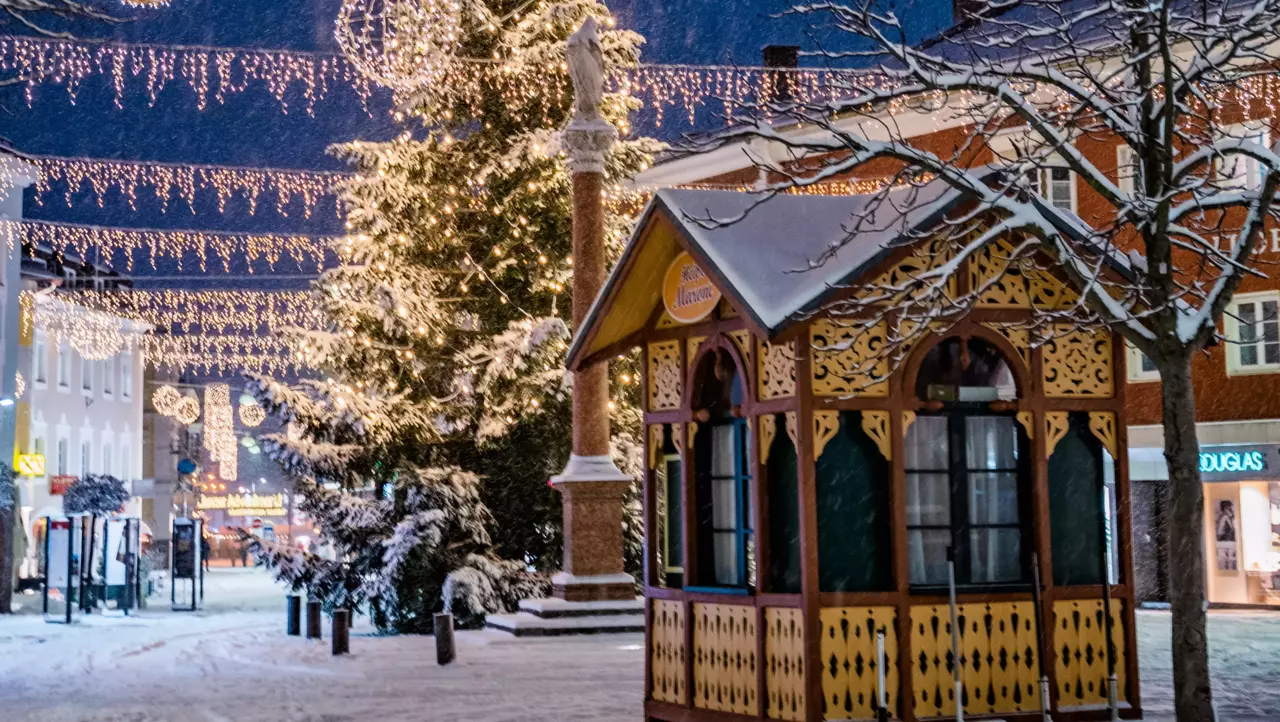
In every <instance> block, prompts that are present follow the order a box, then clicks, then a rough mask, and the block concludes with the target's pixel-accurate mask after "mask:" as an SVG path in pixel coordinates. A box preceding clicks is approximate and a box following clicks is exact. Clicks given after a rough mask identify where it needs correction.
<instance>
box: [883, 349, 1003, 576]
mask: <svg viewBox="0 0 1280 722" xmlns="http://www.w3.org/2000/svg"><path fill="white" fill-rule="evenodd" d="M915 393H916V396H917V398H919V399H920V400H921V401H924V402H925V408H926V409H928V411H922V412H921V413H920V414H919V416H918V417H917V418H916V420H915V422H914V423H912V424H911V426H910V428H909V429H908V431H907V435H906V438H905V440H904V452H905V456H904V471H905V475H906V487H907V488H906V501H907V546H908V558H909V581H910V584H911V585H912V586H913V587H935V586H942V585H945V584H946V583H947V559H948V549H952V550H954V554H955V562H956V582H957V583H958V584H966V585H976V586H998V585H1002V584H1015V583H1019V582H1023V581H1025V577H1026V570H1027V564H1026V563H1025V562H1024V560H1023V538H1024V534H1023V519H1024V518H1025V517H1026V516H1027V515H1026V514H1024V508H1023V507H1024V503H1025V501H1024V496H1025V495H1024V494H1023V493H1022V490H1023V488H1024V487H1026V486H1027V485H1026V484H1025V483H1024V480H1025V479H1026V478H1027V477H1028V471H1027V463H1026V457H1027V453H1026V452H1025V451H1024V449H1025V448H1026V443H1025V440H1024V439H1023V435H1022V432H1021V430H1020V428H1019V425H1018V424H1017V422H1016V420H1015V417H1014V413H1013V411H1012V410H1009V411H997V410H995V409H1002V408H1005V403H1003V402H1008V401H1012V400H1013V399H1015V398H1016V397H1017V389H1016V387H1015V384H1014V377H1013V373H1012V372H1011V370H1010V368H1009V365H1008V363H1006V361H1005V359H1004V357H1003V356H1002V355H1001V353H1000V352H999V351H998V350H997V349H996V347H995V346H994V345H992V344H990V343H988V342H986V341H984V340H981V339H977V338H968V339H962V338H949V339H946V340H944V341H942V342H941V343H939V344H937V345H936V346H934V347H933V348H932V349H930V350H929V351H928V352H927V353H926V355H925V357H924V358H923V359H922V360H921V363H920V368H919V373H918V374H917V377H916V386H915ZM1010 408H1011V407H1010Z"/></svg>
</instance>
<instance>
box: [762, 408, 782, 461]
mask: <svg viewBox="0 0 1280 722" xmlns="http://www.w3.org/2000/svg"><path fill="white" fill-rule="evenodd" d="M777 436H778V419H777V417H775V416H774V415H773V414H765V415H763V416H761V417H760V463H761V464H762V465H763V464H768V463H769V450H770V449H772V448H773V440H774V438H776V437H777Z"/></svg>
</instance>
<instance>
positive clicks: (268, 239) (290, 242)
mask: <svg viewBox="0 0 1280 722" xmlns="http://www.w3.org/2000/svg"><path fill="white" fill-rule="evenodd" d="M0 237H3V238H4V241H5V242H7V243H8V244H9V247H10V248H13V246H14V243H15V242H17V240H18V239H21V240H22V242H23V243H24V244H26V245H28V246H45V247H48V248H51V249H52V250H53V252H54V253H57V254H59V255H61V254H64V253H72V254H75V255H78V256H80V257H82V258H83V257H86V256H87V255H88V254H89V252H90V250H91V249H93V250H96V251H97V254H98V258H99V259H100V260H102V261H107V262H114V261H115V260H117V259H118V260H119V262H120V265H121V266H123V267H124V268H125V269H127V270H129V271H132V270H133V268H134V260H135V258H136V257H137V256H138V255H139V254H146V256H147V258H148V259H149V261H150V264H151V268H152V269H155V268H156V260H157V259H168V260H172V261H176V262H177V267H178V270H179V271H183V270H186V269H185V265H186V263H187V261H188V259H189V257H190V256H194V257H195V260H196V262H197V263H198V265H199V268H200V270H201V271H207V270H208V263H209V260H210V258H213V259H216V260H217V261H218V262H219V263H221V264H222V270H223V271H225V272H228V273H229V272H230V271H231V264H232V262H235V261H245V262H247V264H248V269H249V273H253V264H254V263H265V264H266V266H267V268H269V269H272V270H274V269H275V265H276V263H278V262H279V261H280V260H281V259H288V260H289V261H292V262H293V263H295V264H297V265H299V266H302V265H304V264H305V265H310V264H315V267H316V271H317V272H319V271H321V270H323V269H324V259H325V248H326V247H327V246H328V245H329V244H330V243H331V242H332V239H330V238H325V237H317V236H295V235H281V234H275V233H267V234H251V233H219V232H214V231H191V230H160V229H149V228H105V227H102V226H87V225H79V224H74V223H48V222H45V221H21V222H18V221H0Z"/></svg>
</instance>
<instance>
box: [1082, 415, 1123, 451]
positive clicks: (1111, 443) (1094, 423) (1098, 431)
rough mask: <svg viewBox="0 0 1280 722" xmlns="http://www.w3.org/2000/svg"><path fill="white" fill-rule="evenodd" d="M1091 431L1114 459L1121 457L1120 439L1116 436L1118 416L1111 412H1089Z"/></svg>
mask: <svg viewBox="0 0 1280 722" xmlns="http://www.w3.org/2000/svg"><path fill="white" fill-rule="evenodd" d="M1089 430H1090V431H1092V432H1093V435H1094V436H1096V437H1098V440H1099V441H1101V442H1102V446H1103V447H1104V448H1105V449H1106V450H1107V453H1109V454H1111V458H1112V459H1116V458H1118V457H1119V454H1120V452H1119V446H1120V439H1119V437H1118V436H1117V435H1116V415H1115V414H1113V413H1112V412H1110V411H1091V412H1089Z"/></svg>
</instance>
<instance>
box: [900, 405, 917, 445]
mask: <svg viewBox="0 0 1280 722" xmlns="http://www.w3.org/2000/svg"><path fill="white" fill-rule="evenodd" d="M915 422H916V412H914V411H903V412H902V438H904V439H905V438H907V429H909V428H911V425H912V424H914V423H915Z"/></svg>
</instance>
